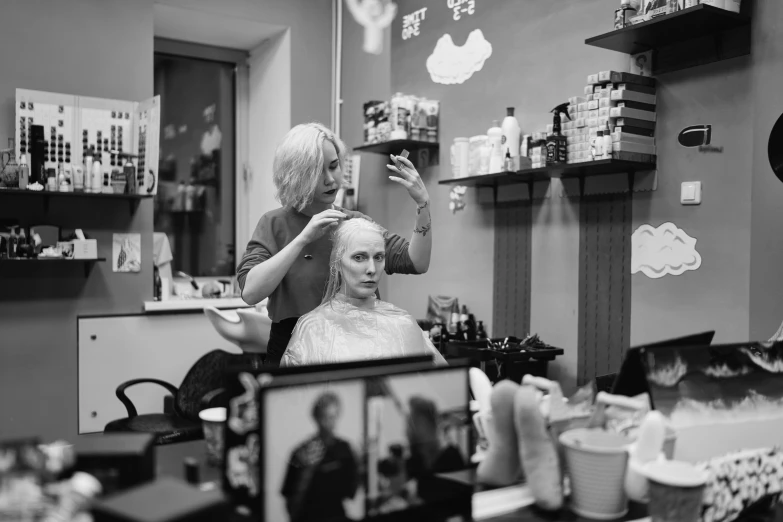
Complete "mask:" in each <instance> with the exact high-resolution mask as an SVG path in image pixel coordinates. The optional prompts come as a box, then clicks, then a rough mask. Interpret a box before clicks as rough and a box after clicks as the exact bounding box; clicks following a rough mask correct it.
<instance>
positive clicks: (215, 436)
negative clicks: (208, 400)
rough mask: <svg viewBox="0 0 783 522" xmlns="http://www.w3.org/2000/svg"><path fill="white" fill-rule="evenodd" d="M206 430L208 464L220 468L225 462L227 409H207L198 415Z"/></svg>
mask: <svg viewBox="0 0 783 522" xmlns="http://www.w3.org/2000/svg"><path fill="white" fill-rule="evenodd" d="M198 416H199V418H200V419H201V423H202V425H203V428H204V440H205V441H206V443H207V463H209V464H210V465H213V466H219V465H220V464H221V463H222V462H223V444H224V435H223V431H224V426H225V424H226V408H207V409H206V410H201V412H199V414H198Z"/></svg>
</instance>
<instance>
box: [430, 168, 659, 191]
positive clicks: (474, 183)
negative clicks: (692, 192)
mask: <svg viewBox="0 0 783 522" xmlns="http://www.w3.org/2000/svg"><path fill="white" fill-rule="evenodd" d="M655 169H656V166H655V163H641V162H636V161H625V160H618V159H602V160H597V161H588V162H584V163H567V164H558V165H550V166H547V167H543V168H538V169H527V170H520V171H518V172H499V173H496V174H484V175H480V176H469V177H465V178H454V179H446V180H441V181H439V182H438V184H439V185H462V186H466V187H490V188H493V189H495V190H497V188H498V187H502V186H506V185H519V184H527V185H528V190H529V193H530V195H531V197H532V193H533V188H532V184H533V183H535V182H537V181H549V180H550V179H552V178H560V179H579V181H580V191H579V193H580V195H583V194H584V180H585V178H588V177H590V176H603V175H607V174H627V175H628V177H629V180H628V186H629V187H631V189H633V186H634V176H635V175H636V173H637V172H647V171H652V170H655Z"/></svg>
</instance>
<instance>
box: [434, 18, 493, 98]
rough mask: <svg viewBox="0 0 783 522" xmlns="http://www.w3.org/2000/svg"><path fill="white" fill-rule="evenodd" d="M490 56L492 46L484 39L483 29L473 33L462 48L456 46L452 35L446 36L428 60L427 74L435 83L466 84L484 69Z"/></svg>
mask: <svg viewBox="0 0 783 522" xmlns="http://www.w3.org/2000/svg"><path fill="white" fill-rule="evenodd" d="M490 56H492V44H491V43H489V42H488V41H487V40H486V39H485V38H484V33H482V32H481V29H474V30H473V31H471V33H470V34H469V35H468V39H467V40H466V41H465V44H464V45H462V46H457V45H455V44H454V41H453V40H452V39H451V35H449V34H444V35H443V36H441V37H440V38H439V39H438V43H437V44H435V50H433V51H432V54H431V55H430V56H429V58H427V72H429V73H430V78H432V81H433V82H435V83H442V84H444V85H454V84H459V83H464V82H466V81H467V80H468V79H470V77H471V76H473V74H475V73H477V72H478V71H480V70H481V68H482V67H484V62H485V61H487V59H488V58H489V57H490Z"/></svg>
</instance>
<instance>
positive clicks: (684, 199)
mask: <svg viewBox="0 0 783 522" xmlns="http://www.w3.org/2000/svg"><path fill="white" fill-rule="evenodd" d="M680 203H682V204H683V205H700V204H701V181H686V182H684V183H683V184H682V186H681V188H680Z"/></svg>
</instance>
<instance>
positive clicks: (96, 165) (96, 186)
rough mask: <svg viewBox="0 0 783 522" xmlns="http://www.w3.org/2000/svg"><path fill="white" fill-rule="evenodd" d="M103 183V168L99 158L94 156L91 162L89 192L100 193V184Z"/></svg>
mask: <svg viewBox="0 0 783 522" xmlns="http://www.w3.org/2000/svg"><path fill="white" fill-rule="evenodd" d="M102 181H103V166H102V165H101V160H100V156H95V158H94V159H93V162H92V169H91V174H90V188H91V190H90V192H94V193H96V194H98V193H100V192H101V182H102Z"/></svg>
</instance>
